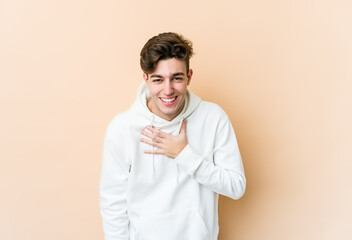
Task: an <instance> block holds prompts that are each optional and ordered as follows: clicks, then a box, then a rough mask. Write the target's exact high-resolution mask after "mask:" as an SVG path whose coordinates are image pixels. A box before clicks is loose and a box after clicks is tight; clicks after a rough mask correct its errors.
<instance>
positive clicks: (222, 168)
mask: <svg viewBox="0 0 352 240" xmlns="http://www.w3.org/2000/svg"><path fill="white" fill-rule="evenodd" d="M212 153H213V154H212V156H209V155H208V156H204V155H205V154H203V153H202V152H200V151H199V149H198V152H196V151H195V150H194V148H193V147H192V146H191V144H190V143H189V144H188V145H187V146H186V147H185V148H184V149H183V151H182V152H181V153H180V154H179V155H178V156H177V157H176V158H175V160H176V163H177V164H178V166H180V167H181V168H182V169H183V170H184V171H186V173H187V174H189V175H190V176H191V177H192V178H193V179H194V180H195V181H197V182H198V183H200V184H202V185H204V186H206V187H209V188H210V189H211V190H212V191H214V192H216V193H219V194H222V195H225V196H228V197H230V198H233V199H239V198H241V197H242V195H243V194H244V192H245V188H246V178H245V174H244V169H243V163H242V158H241V155H240V151H239V149H238V145H237V140H236V136H235V132H234V130H233V128H232V125H231V122H230V121H229V119H228V117H227V116H226V115H224V116H223V117H222V120H221V122H219V124H218V126H217V129H216V133H215V141H214V146H213V150H212Z"/></svg>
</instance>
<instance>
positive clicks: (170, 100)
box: [161, 97, 176, 103]
mask: <svg viewBox="0 0 352 240" xmlns="http://www.w3.org/2000/svg"><path fill="white" fill-rule="evenodd" d="M175 99H176V98H175V97H174V98H168V99H165V98H161V100H162V101H163V102H167V103H170V102H173V101H175Z"/></svg>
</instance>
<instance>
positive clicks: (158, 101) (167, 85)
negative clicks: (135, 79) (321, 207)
mask: <svg viewBox="0 0 352 240" xmlns="http://www.w3.org/2000/svg"><path fill="white" fill-rule="evenodd" d="M192 74H193V72H192V69H190V70H189V71H188V74H187V70H186V63H185V62H184V61H181V60H178V59H176V58H171V59H167V60H160V61H159V62H158V63H157V65H156V68H155V71H154V72H153V73H150V74H145V73H144V74H143V77H144V80H145V81H146V83H147V87H148V89H149V91H150V95H151V98H150V99H149V101H148V103H147V105H148V108H149V110H150V111H151V112H152V113H154V114H155V115H157V116H159V117H161V118H164V119H166V120H168V121H171V120H172V119H174V118H175V117H176V116H177V115H178V114H179V113H180V112H181V111H182V108H183V106H184V103H185V97H186V94H187V86H188V85H189V83H190V82H191V78H192Z"/></svg>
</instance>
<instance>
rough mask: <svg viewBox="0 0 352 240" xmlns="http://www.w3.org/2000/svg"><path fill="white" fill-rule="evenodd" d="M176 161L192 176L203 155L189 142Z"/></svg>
mask: <svg viewBox="0 0 352 240" xmlns="http://www.w3.org/2000/svg"><path fill="white" fill-rule="evenodd" d="M175 161H176V164H177V165H178V166H180V167H181V168H182V169H183V170H184V171H186V172H187V174H189V175H191V176H192V175H194V173H195V171H196V170H197V168H198V167H199V165H200V164H201V163H202V161H203V157H202V156H200V155H198V154H197V153H195V152H194V151H193V149H192V148H191V147H190V146H189V144H188V145H187V146H186V147H185V148H184V149H183V150H182V152H181V153H180V154H179V155H178V156H177V157H176V158H175Z"/></svg>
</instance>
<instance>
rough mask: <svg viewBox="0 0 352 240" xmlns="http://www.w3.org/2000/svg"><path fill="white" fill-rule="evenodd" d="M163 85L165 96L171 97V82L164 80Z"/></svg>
mask: <svg viewBox="0 0 352 240" xmlns="http://www.w3.org/2000/svg"><path fill="white" fill-rule="evenodd" d="M164 83H165V85H164V94H165V95H171V94H173V93H174V87H173V85H172V82H171V81H170V80H166V81H165V82H164Z"/></svg>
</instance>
